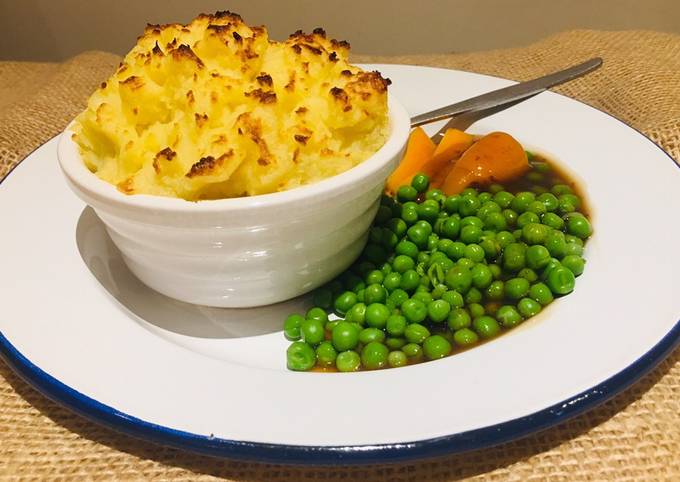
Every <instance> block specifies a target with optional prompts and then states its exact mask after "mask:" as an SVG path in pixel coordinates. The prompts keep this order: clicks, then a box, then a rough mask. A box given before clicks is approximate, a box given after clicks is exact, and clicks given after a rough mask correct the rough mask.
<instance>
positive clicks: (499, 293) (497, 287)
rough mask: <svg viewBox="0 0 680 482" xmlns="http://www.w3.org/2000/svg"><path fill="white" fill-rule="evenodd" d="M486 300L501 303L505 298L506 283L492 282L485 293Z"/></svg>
mask: <svg viewBox="0 0 680 482" xmlns="http://www.w3.org/2000/svg"><path fill="white" fill-rule="evenodd" d="M484 293H485V295H486V298H487V299H489V300H491V301H500V300H502V299H503V296H505V283H503V281H501V280H495V281H492V282H491V284H489V286H488V287H487V288H486V291H485V292H484Z"/></svg>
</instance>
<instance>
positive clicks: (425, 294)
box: [411, 289, 433, 306]
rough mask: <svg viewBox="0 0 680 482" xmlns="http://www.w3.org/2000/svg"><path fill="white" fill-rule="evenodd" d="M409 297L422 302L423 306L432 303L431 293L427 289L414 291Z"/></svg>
mask: <svg viewBox="0 0 680 482" xmlns="http://www.w3.org/2000/svg"><path fill="white" fill-rule="evenodd" d="M411 299H412V300H418V301H420V302H421V303H422V304H424V305H425V306H427V305H429V304H430V303H432V300H433V298H432V295H431V294H430V292H429V291H427V289H425V290H423V291H421V292H418V293H415V294H414V295H413V296H411Z"/></svg>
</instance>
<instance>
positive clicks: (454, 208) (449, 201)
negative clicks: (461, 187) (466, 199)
mask: <svg viewBox="0 0 680 482" xmlns="http://www.w3.org/2000/svg"><path fill="white" fill-rule="evenodd" d="M459 206H460V196H458V195H457V194H454V195H453V196H449V197H447V198H446V200H445V201H444V210H445V211H446V212H447V213H449V214H454V213H457V212H458V207H459Z"/></svg>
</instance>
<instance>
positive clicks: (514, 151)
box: [441, 132, 529, 195]
mask: <svg viewBox="0 0 680 482" xmlns="http://www.w3.org/2000/svg"><path fill="white" fill-rule="evenodd" d="M528 169H529V160H528V159H527V155H526V152H524V148H523V147H522V145H521V144H520V143H519V142H517V140H515V138H514V137H512V136H511V135H510V134H506V133H505V132H492V133H491V134H488V135H486V136H484V137H482V138H481V139H480V140H478V141H477V142H475V143H474V144H472V146H471V147H470V148H469V149H468V150H467V151H465V152H464V153H463V155H462V156H461V157H460V159H458V161H456V163H455V164H454V166H453V168H452V169H451V171H450V172H449V173H448V175H447V176H446V179H445V180H444V183H443V184H442V187H441V189H442V190H443V191H444V193H446V194H447V195H451V194H457V193H459V192H460V191H462V190H463V189H465V188H466V187H467V186H469V185H470V184H472V183H476V184H488V183H491V182H505V181H509V180H511V179H514V178H516V177H517V176H519V175H521V174H522V173H523V172H525V171H526V170H528Z"/></svg>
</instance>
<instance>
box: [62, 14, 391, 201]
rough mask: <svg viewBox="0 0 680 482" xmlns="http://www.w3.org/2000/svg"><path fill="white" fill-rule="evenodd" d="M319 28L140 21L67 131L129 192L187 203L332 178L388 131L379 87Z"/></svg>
mask: <svg viewBox="0 0 680 482" xmlns="http://www.w3.org/2000/svg"><path fill="white" fill-rule="evenodd" d="M348 54H349V44H348V43H347V42H344V41H337V40H333V39H328V38H326V34H325V32H324V31H323V30H322V29H315V30H314V32H313V33H312V34H309V35H306V34H303V33H302V32H296V33H294V34H293V35H291V36H290V37H289V38H288V39H287V40H286V41H285V42H275V41H272V40H270V39H269V38H268V36H267V31H266V29H265V28H264V27H249V26H248V25H246V24H245V23H244V22H243V20H242V19H241V17H239V16H238V15H236V14H233V13H230V12H218V13H216V14H214V15H200V16H198V17H197V18H196V19H194V20H193V21H192V22H191V23H189V24H188V25H179V24H171V25H163V26H159V25H149V26H147V28H146V29H145V31H144V34H143V35H142V36H141V37H139V39H138V41H137V44H136V45H135V46H134V47H133V49H132V50H131V51H130V52H129V53H128V54H127V55H126V57H125V59H124V60H123V62H122V63H121V64H120V67H119V68H118V70H117V71H116V73H115V74H114V75H113V76H111V78H109V79H108V80H107V81H106V82H103V83H102V84H101V87H100V88H99V89H98V90H97V91H96V92H95V93H94V94H92V96H91V97H90V99H89V101H88V106H87V109H86V110H85V111H84V112H83V113H82V114H80V115H79V116H78V117H77V119H76V121H75V125H74V127H73V131H74V139H75V141H76V143H77V144H78V145H79V147H80V151H81V154H82V157H83V159H84V162H85V164H86V165H87V167H88V168H89V169H90V170H91V171H92V172H94V173H95V174H96V175H97V176H99V177H100V178H101V179H103V180H105V181H108V182H110V183H112V184H115V185H116V186H117V187H118V189H120V190H121V191H122V192H124V193H127V194H154V195H161V196H173V197H180V198H184V199H187V200H200V199H217V198H227V197H236V196H250V195H256V194H263V193H270V192H276V191H282V190H286V189H291V188H294V187H296V186H300V185H303V184H308V183H313V182H316V181H319V180H321V179H324V178H326V177H330V176H333V175H336V174H339V173H341V172H343V171H345V170H347V169H350V168H351V167H353V166H355V165H357V164H359V163H360V162H362V161H364V160H365V159H366V158H368V157H369V156H371V155H372V154H373V153H375V152H376V151H377V150H378V149H379V148H380V147H381V146H382V145H383V144H384V142H385V140H386V138H387V135H388V115H387V85H388V84H389V80H387V79H384V78H383V77H381V75H380V74H379V73H378V72H364V71H362V70H361V69H360V68H358V67H355V66H352V65H350V64H349V63H348Z"/></svg>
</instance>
